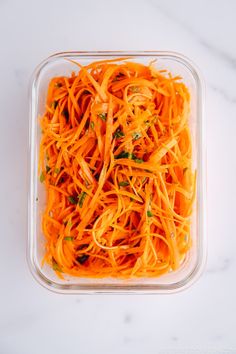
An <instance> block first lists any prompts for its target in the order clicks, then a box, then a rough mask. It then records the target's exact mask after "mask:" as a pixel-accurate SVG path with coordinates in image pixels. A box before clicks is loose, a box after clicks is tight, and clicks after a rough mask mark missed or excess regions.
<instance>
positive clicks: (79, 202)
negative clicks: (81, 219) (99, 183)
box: [78, 192, 87, 208]
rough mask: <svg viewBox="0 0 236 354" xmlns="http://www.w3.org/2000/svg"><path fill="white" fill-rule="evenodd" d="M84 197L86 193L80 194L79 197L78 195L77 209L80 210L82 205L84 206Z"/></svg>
mask: <svg viewBox="0 0 236 354" xmlns="http://www.w3.org/2000/svg"><path fill="white" fill-rule="evenodd" d="M86 195H87V193H86V192H82V193H81V194H80V195H79V197H78V198H79V201H78V204H79V207H80V208H82V206H83V204H84V200H85V198H86Z"/></svg>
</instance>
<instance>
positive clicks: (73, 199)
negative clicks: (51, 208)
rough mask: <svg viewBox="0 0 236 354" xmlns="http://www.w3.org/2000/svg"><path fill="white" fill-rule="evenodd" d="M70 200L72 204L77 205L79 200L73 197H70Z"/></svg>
mask: <svg viewBox="0 0 236 354" xmlns="http://www.w3.org/2000/svg"><path fill="white" fill-rule="evenodd" d="M68 200H69V202H70V203H71V204H77V200H76V199H75V198H74V197H73V196H72V195H70V196H69V197H68Z"/></svg>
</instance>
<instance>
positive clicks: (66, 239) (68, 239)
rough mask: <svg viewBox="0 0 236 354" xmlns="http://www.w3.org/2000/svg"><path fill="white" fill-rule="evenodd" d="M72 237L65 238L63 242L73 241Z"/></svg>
mask: <svg viewBox="0 0 236 354" xmlns="http://www.w3.org/2000/svg"><path fill="white" fill-rule="evenodd" d="M73 239H74V237H73V236H65V237H64V240H65V241H73Z"/></svg>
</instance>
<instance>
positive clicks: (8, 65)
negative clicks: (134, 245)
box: [0, 0, 236, 354]
mask: <svg viewBox="0 0 236 354" xmlns="http://www.w3.org/2000/svg"><path fill="white" fill-rule="evenodd" d="M0 13H1V21H0V43H1V48H2V51H1V55H0V67H1V70H0V108H1V115H0V162H1V164H0V166H1V183H0V195H1V203H0V208H1V210H0V211H1V212H0V220H1V246H0V274H1V278H0V279H1V283H2V286H1V293H0V353H1V354H32V353H34V354H41V353H50V354H52V353H57V354H61V353H71V354H72V353H79V354H90V353H97V354H100V353H102V354H110V353H113V354H118V353H123V354H126V353H136V354H143V353H150V354H152V353H160V354H170V353H171V354H172V353H173V354H178V353H181V354H182V353H186V354H191V353H195V354H196V353H198V354H213V353H214V354H216V353H217V354H218V353H219V354H226V353H227V354H228V353H236V302H235V299H236V284H235V274H236V258H235V251H236V237H235V230H236V222H235V221H236V217H235V196H236V193H235V192H236V188H235V185H236V183H235V173H236V164H235V152H236V151H235V141H236V89H235V82H236V41H235V34H236V22H235V13H236V2H235V1H234V0H231V1H230V0H228V1H220V0H217V1H213V0H210V1H208V2H206V1H204V0H198V1H189V0H188V1H187V0H179V1H178V2H177V1H170V0H169V1H167V0H160V1H155V0H145V1H139V0H130V1H128V0H127V1H126V2H125V1H121V0H120V1H113V0H110V1H109V0H100V1H92V0H86V1H81V0H68V1H62V0H57V1H54V0H51V1H46V0H41V1H27V0H21V1H16V0H15V1H14V0H11V1H10V0H1V1H0ZM117 49H122V50H131V49H132V50H171V51H177V52H180V53H183V54H184V55H186V56H188V57H189V58H190V59H192V60H193V61H194V62H195V63H196V64H197V65H198V67H199V68H200V70H201V72H202V74H203V76H204V78H205V83H206V105H205V117H206V121H207V149H208V162H207V173H208V192H207V202H208V262H207V266H206V270H205V272H204V274H203V276H202V277H201V278H200V279H199V281H198V282H197V283H196V284H195V285H194V286H192V287H191V288H190V289H188V290H187V291H185V292H183V293H179V294H176V295H170V296H141V295H140V296H104V295H102V296H63V295H57V294H54V293H51V292H49V291H48V290H46V289H44V288H42V287H41V286H40V285H38V284H37V283H36V282H35V280H34V279H33V278H32V276H31V274H30V272H29V270H28V266H27V263H26V250H25V249H26V237H27V189H28V185H27V165H28V161H27V145H28V143H27V134H28V84H29V79H30V76H31V74H32V71H33V70H34V68H35V66H36V65H37V64H38V63H39V62H40V61H42V60H43V59H44V58H45V57H47V56H49V55H50V54H52V53H55V52H59V51H64V50H117Z"/></svg>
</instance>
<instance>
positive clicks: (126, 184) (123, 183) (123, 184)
mask: <svg viewBox="0 0 236 354" xmlns="http://www.w3.org/2000/svg"><path fill="white" fill-rule="evenodd" d="M128 185H129V182H128V181H121V182H119V186H120V187H127V186H128Z"/></svg>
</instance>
